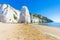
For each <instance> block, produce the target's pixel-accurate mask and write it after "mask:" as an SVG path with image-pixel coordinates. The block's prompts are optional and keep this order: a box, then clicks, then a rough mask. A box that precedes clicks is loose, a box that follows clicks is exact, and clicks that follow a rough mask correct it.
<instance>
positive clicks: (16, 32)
mask: <svg viewBox="0 0 60 40" xmlns="http://www.w3.org/2000/svg"><path fill="white" fill-rule="evenodd" d="M58 30H60V29H57V28H50V27H47V26H43V25H36V24H7V23H0V40H60V39H59V38H58V37H54V36H51V34H52V35H53V34H54V35H57V36H58V35H59V33H60V31H58ZM50 33H51V34H50Z"/></svg>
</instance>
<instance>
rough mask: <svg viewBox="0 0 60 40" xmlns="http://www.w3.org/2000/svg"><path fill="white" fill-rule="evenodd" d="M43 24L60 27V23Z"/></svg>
mask: <svg viewBox="0 0 60 40" xmlns="http://www.w3.org/2000/svg"><path fill="white" fill-rule="evenodd" d="M43 25H45V26H50V27H57V28H60V23H44V24H43Z"/></svg>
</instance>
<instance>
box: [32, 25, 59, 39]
mask: <svg viewBox="0 0 60 40" xmlns="http://www.w3.org/2000/svg"><path fill="white" fill-rule="evenodd" d="M33 25H34V27H36V28H37V29H39V30H41V31H42V32H44V34H46V35H50V36H52V37H54V38H56V39H58V40H60V28H56V27H51V26H45V25H37V24H33ZM33 25H32V26H33Z"/></svg>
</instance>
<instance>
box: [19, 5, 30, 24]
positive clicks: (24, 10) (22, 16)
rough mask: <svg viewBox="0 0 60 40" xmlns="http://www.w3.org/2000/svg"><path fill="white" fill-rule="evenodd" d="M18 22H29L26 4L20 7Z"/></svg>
mask: <svg viewBox="0 0 60 40" xmlns="http://www.w3.org/2000/svg"><path fill="white" fill-rule="evenodd" d="M19 22H21V23H30V14H29V10H28V8H27V7H26V6H23V7H22V10H21V14H20V20H19Z"/></svg>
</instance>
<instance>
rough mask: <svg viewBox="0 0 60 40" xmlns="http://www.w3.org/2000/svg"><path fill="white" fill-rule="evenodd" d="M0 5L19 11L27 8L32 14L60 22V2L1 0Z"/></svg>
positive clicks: (57, 0) (50, 0) (56, 0)
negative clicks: (7, 5)
mask: <svg viewBox="0 0 60 40" xmlns="http://www.w3.org/2000/svg"><path fill="white" fill-rule="evenodd" d="M0 4H9V5H11V6H12V7H14V8H15V9H17V10H21V8H22V6H27V7H28V9H29V11H30V12H31V13H34V14H39V15H42V16H45V17H47V18H49V19H51V20H53V21H54V22H60V0H1V1H0Z"/></svg>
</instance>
